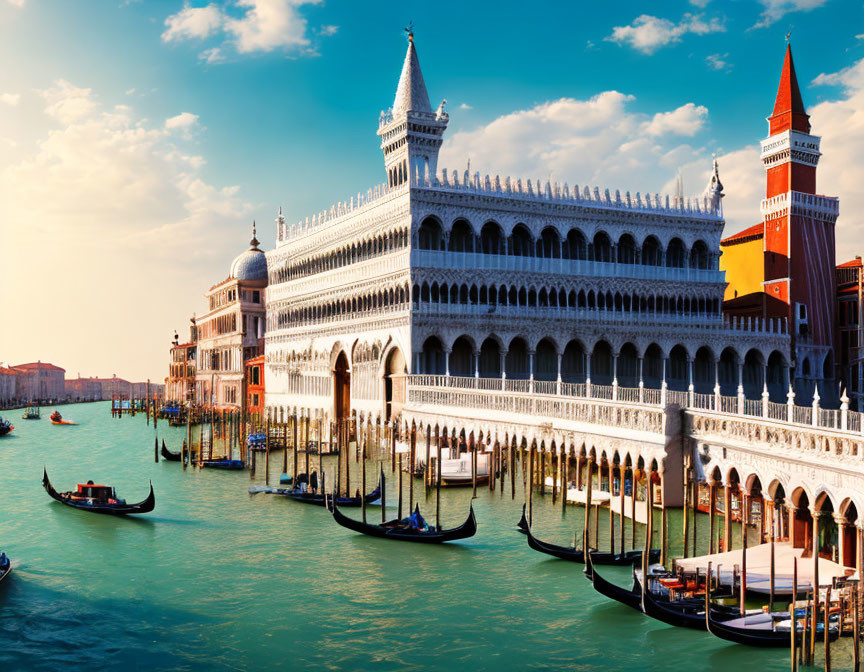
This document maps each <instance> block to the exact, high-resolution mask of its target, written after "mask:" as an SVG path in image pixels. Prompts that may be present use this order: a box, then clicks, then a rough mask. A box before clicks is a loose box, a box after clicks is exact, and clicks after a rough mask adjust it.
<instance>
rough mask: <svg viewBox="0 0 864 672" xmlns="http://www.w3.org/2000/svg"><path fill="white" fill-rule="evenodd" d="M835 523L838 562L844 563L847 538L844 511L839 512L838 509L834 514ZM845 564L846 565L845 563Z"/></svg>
mask: <svg viewBox="0 0 864 672" xmlns="http://www.w3.org/2000/svg"><path fill="white" fill-rule="evenodd" d="M833 517H834V524H835V525H837V563H838V564H841V565H844V562H843V560H844V556H845V551H846V540H845V538H844V537H845V536H846V535H845V534H844V533H845V532H846V525H847V523H846V516H844V515H843V514H842V513H837V512H836V511H835V512H834V514H833ZM844 566H845V565H844Z"/></svg>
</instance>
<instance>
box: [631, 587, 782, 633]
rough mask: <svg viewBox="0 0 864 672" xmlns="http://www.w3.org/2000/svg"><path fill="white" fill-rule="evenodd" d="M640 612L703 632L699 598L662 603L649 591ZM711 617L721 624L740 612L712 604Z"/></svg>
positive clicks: (702, 616) (733, 608)
mask: <svg viewBox="0 0 864 672" xmlns="http://www.w3.org/2000/svg"><path fill="white" fill-rule="evenodd" d="M642 611H643V613H644V614H645V615H646V616H649V617H650V618H653V619H655V620H657V621H660V622H662V623H666V625H674V626H675V627H678V628H692V629H693V630H705V603H704V602H703V601H702V600H701V599H699V598H696V599H685V600H675V601H671V602H664V601H663V600H658V599H657V598H656V597H655V596H654V594H653V593H651V592H650V591H646V592H645V599H644V602H643V603H642ZM760 613H761V611H760ZM711 615H712V616H713V619H712V620H715V621H716V622H721V621H729V620H732V619H735V618H739V617H740V615H741V612H740V610H739V608H738V607H735V606H727V605H722V604H714V605H712V606H711ZM786 644H787V645H788V644H789V634H788V633H787V634H786Z"/></svg>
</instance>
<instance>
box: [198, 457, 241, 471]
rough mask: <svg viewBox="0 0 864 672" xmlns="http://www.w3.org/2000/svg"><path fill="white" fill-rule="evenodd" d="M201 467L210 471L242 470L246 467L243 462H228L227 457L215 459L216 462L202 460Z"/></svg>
mask: <svg viewBox="0 0 864 672" xmlns="http://www.w3.org/2000/svg"><path fill="white" fill-rule="evenodd" d="M200 464H201V466H202V467H208V468H210V469H235V470H239V469H243V468H244V467H245V466H246V465H245V464H244V463H243V460H229V459H228V458H227V457H226V458H224V459H216V460H202V461H201V463H200Z"/></svg>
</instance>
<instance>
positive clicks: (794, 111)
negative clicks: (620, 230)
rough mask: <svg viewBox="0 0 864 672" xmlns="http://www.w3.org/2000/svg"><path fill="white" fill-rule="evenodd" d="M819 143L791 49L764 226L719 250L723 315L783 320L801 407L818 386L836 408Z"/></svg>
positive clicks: (829, 201)
mask: <svg viewBox="0 0 864 672" xmlns="http://www.w3.org/2000/svg"><path fill="white" fill-rule="evenodd" d="M819 144H820V138H819V137H817V136H814V135H811V134H810V118H809V116H808V115H807V112H806V110H805V108H804V102H803V100H802V98H801V90H800V88H799V87H798V79H797V76H796V74H795V65H794V62H793V60H792V50H791V48H790V47H788V46H787V48H786V56H785V58H784V61H783V71H782V73H781V75H780V85H779V87H778V89H777V97H776V99H775V102H774V109H773V111H772V113H771V116H770V117H768V137H767V138H766V139H765V140H763V141H762V155H761V158H762V164H763V166H764V167H765V172H766V176H767V179H766V190H765V198H764V199H763V200H762V202H761V205H760V214H761V219H762V221H761V222H759V223H758V224H756V225H755V226H752V227H750V228H748V229H745V230H744V231H741V232H740V233H737V234H735V235H732V236H729V237H728V238H726V239H724V240H723V241H721V243H720V249H721V252H722V256H721V257H720V268H721V270H724V271H725V272H726V280H727V282H728V283H729V284H728V286H727V288H726V292H725V295H724V303H723V310H724V312H727V313H729V314H733V315H740V316H759V317H781V318H786V320H787V321H788V324H789V328H790V333H791V335H792V340H791V352H790V353H789V355H790V360H791V361H793V362H794V364H795V381H796V382H795V387H796V389H795V393H796V395H797V396H798V403H808V400H809V399H811V398H812V395H813V391H814V389H815V388H816V387H818V390H819V395H820V396H821V398H822V399H823V400H824V401H825V402H828V403H831V402H835V401H836V397H837V394H836V390H835V389H834V388H835V385H834V384H833V381H834V379H835V375H836V371H835V367H836V366H837V362H836V358H835V348H836V347H837V343H836V334H837V324H836V317H835V307H836V281H835V275H836V269H835V247H834V225H835V222H836V221H837V215H838V212H839V206H838V200H837V199H836V198H833V197H828V196H821V195H818V194H816V166H817V164H818V163H819V157H820V156H821V152H820V151H819Z"/></svg>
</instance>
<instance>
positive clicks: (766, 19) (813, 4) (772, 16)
mask: <svg viewBox="0 0 864 672" xmlns="http://www.w3.org/2000/svg"><path fill="white" fill-rule="evenodd" d="M826 2H828V0H759V3H760V4H761V5H762V7H763V8H764V9H763V10H762V14H760V15H759V22H758V23H757V24H756V25H755V26H753V27H754V28H765V27H766V26H770V25H771V24H773V23H774V22H776V21H779V20H780V19H782V18H783V17H784V16H786V14H789V13H790V12H798V11H808V10H811V9H816V8H817V7H821V6H822V5H824V4H825V3H826Z"/></svg>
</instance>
